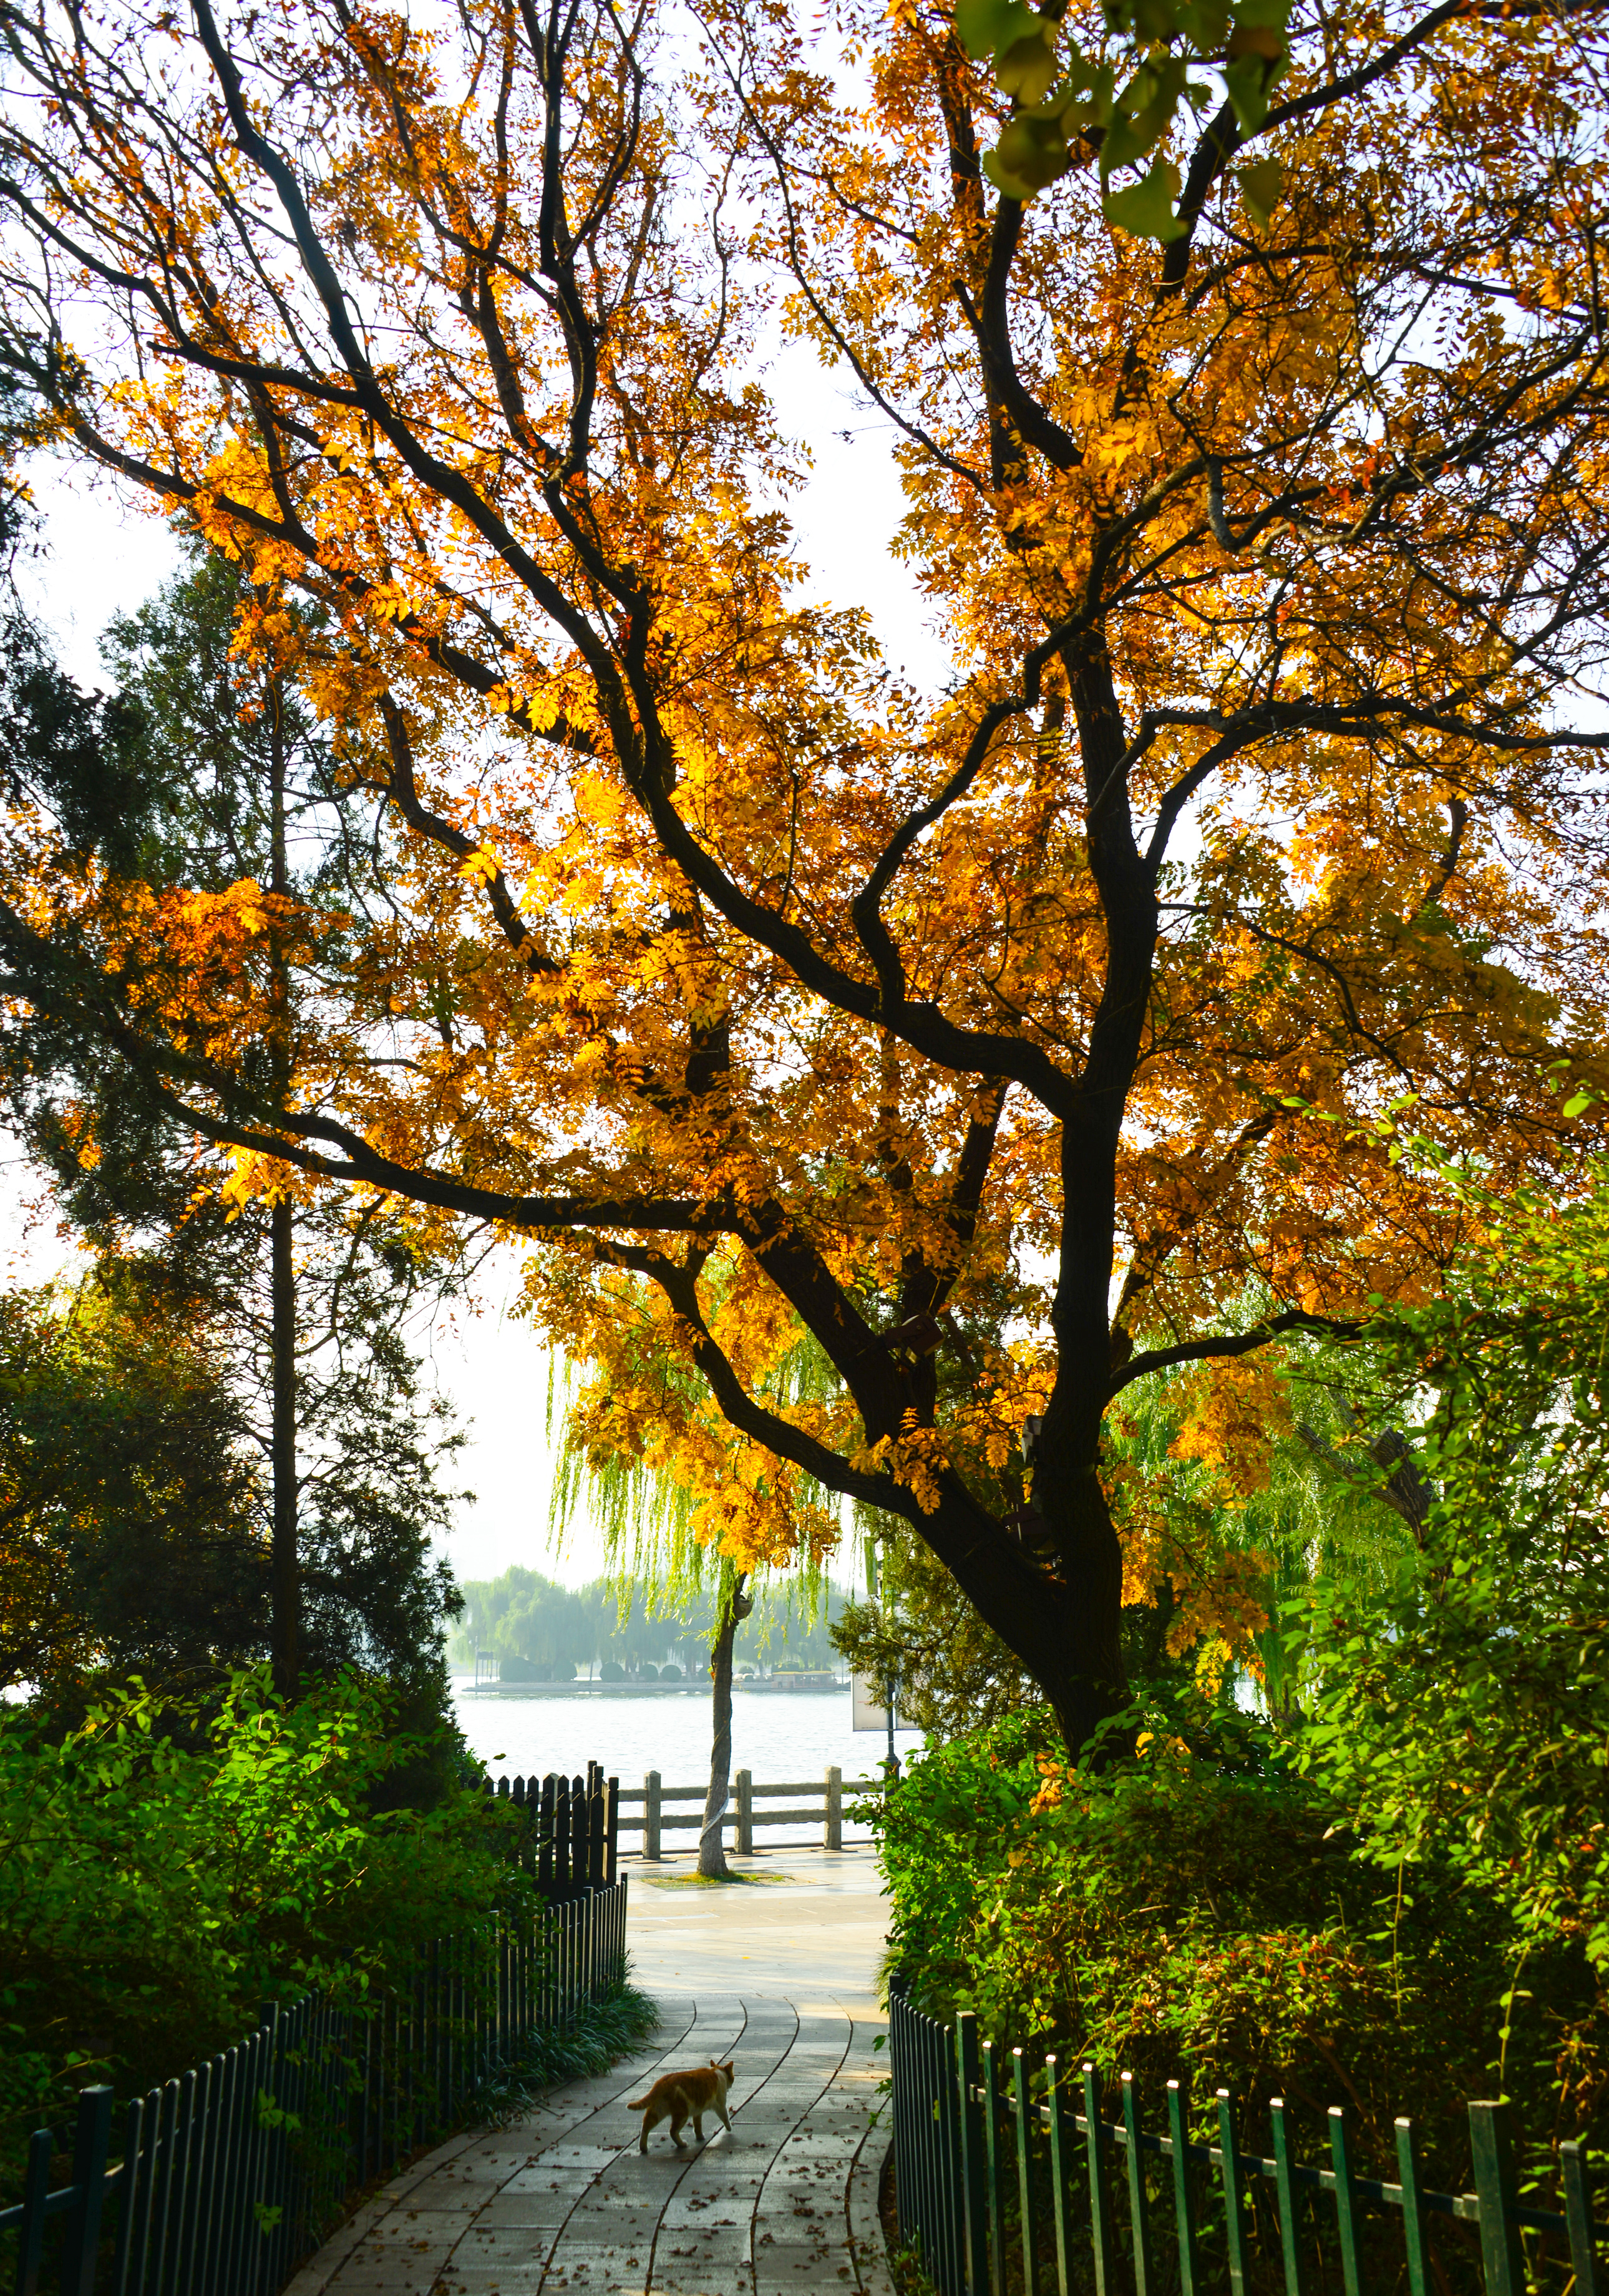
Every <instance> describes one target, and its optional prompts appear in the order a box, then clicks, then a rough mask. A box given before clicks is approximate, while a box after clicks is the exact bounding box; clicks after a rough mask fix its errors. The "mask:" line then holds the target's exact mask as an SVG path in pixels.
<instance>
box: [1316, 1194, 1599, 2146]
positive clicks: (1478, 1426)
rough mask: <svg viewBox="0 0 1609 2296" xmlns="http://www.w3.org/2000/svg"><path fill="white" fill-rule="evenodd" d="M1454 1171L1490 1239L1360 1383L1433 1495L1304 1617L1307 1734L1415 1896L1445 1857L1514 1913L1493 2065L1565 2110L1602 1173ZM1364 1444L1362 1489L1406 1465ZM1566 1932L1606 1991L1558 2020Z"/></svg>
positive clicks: (1592, 1825)
mask: <svg viewBox="0 0 1609 2296" xmlns="http://www.w3.org/2000/svg"><path fill="white" fill-rule="evenodd" d="M1444 1177H1445V1178H1446V1182H1447V1185H1448V1186H1449V1190H1451V1191H1456V1192H1457V1194H1458V1196H1459V1197H1460V1199H1461V1200H1462V1201H1464V1202H1465V1204H1466V1205H1467V1206H1468V1207H1469V1209H1470V1210H1471V1211H1472V1213H1473V1214H1474V1216H1475V1217H1476V1218H1478V1220H1479V1223H1480V1226H1481V1227H1482V1231H1483V1236H1482V1244H1481V1246H1480V1248H1479V1249H1478V1250H1476V1251H1472V1252H1471V1253H1470V1254H1468V1255H1467V1256H1466V1257H1465V1259H1461V1260H1460V1261H1459V1262H1458V1264H1457V1266H1456V1267H1453V1268H1452V1269H1451V1270H1449V1276H1448V1281H1447V1283H1446V1286H1445V1289H1444V1292H1443V1294H1442V1296H1441V1298H1440V1299H1438V1300H1434V1301H1432V1302H1429V1303H1427V1304H1426V1305H1425V1306H1424V1307H1423V1308H1417V1309H1416V1310H1414V1311H1412V1312H1405V1313H1402V1314H1400V1315H1398V1316H1395V1317H1393V1318H1392V1319H1391V1322H1390V1324H1388V1325H1387V1327H1386V1328H1385V1330H1384V1332H1383V1334H1382V1335H1381V1336H1380V1337H1379V1339H1378V1340H1377V1341H1375V1343H1374V1344H1373V1345H1372V1346H1371V1347H1370V1349H1368V1351H1367V1355H1366V1356H1364V1357H1362V1360H1361V1361H1360V1362H1359V1365H1358V1366H1357V1368H1356V1370H1355V1371H1354V1374H1353V1380H1352V1391H1353V1392H1354V1394H1357V1395H1359V1396H1360V1397H1361V1398H1362V1399H1363V1406H1364V1408H1363V1410H1362V1415H1361V1416H1362V1423H1363V1425H1364V1426H1365V1427H1367V1426H1369V1425H1385V1426H1390V1427H1392V1428H1395V1429H1397V1430H1399V1431H1400V1433H1401V1438H1402V1440H1403V1443H1404V1444H1405V1445H1406V1446H1409V1447H1411V1458H1412V1464H1413V1467H1414V1470H1415V1473H1416V1480H1418V1482H1419V1484H1420V1486H1421V1488H1423V1489H1424V1493H1425V1495H1426V1497H1427V1502H1428V1503H1427V1505H1426V1506H1425V1508H1424V1515H1423V1520H1422V1521H1421V1523H1420V1524H1419V1527H1418V1530H1417V1535H1416V1538H1412V1539H1408V1540H1405V1541H1404V1542H1403V1543H1402V1546H1401V1547H1400V1551H1399V1553H1398V1554H1397V1556H1396V1558H1395V1562H1394V1566H1393V1567H1392V1568H1391V1570H1389V1572H1387V1573H1385V1574H1383V1578H1382V1579H1379V1580H1377V1581H1375V1582H1372V1583H1371V1582H1369V1581H1363V1582H1361V1583H1360V1582H1359V1579H1357V1578H1356V1577H1355V1576H1352V1577H1349V1576H1348V1575H1346V1574H1343V1573H1339V1572H1338V1573H1335V1574H1333V1575H1330V1576H1327V1577H1325V1578H1321V1579H1319V1580H1318V1583H1317V1585H1316V1587H1315V1588H1314V1589H1313V1592H1312V1594H1311V1595H1310V1597H1309V1598H1308V1599H1307V1600H1306V1601H1304V1602H1301V1603H1299V1604H1298V1605H1297V1606H1296V1608H1295V1609H1294V1611H1293V1615H1292V1617H1291V1618H1290V1620H1289V1621H1288V1623H1289V1627H1290V1629H1291V1632H1292V1633H1293V1636H1297V1637H1298V1638H1299V1639H1300V1641H1301V1645H1302V1649H1303V1659H1304V1664H1305V1665H1306V1667H1307V1669H1308V1670H1309V1674H1310V1676H1311V1677H1312V1679H1313V1681H1314V1684H1315V1688H1314V1691H1313V1693H1312V1695H1311V1712H1310V1716H1309V1719H1308V1721H1307V1723H1306V1726H1305V1727H1304V1729H1303V1731H1302V1733H1301V1742H1300V1743H1301V1750H1302V1759H1303V1760H1304V1762H1305V1763H1306V1765H1307V1766H1308V1767H1309V1770H1310V1772H1311V1774H1312V1775H1313V1776H1314V1777H1315V1778H1316V1779H1317V1780H1318V1781H1319V1782H1320V1783H1321V1784H1322V1785H1323V1787H1324V1789H1325V1790H1326V1792H1327V1793H1328V1794H1329V1795H1330V1796H1331V1797H1332V1798H1333V1799H1334V1800H1336V1801H1338V1802H1339V1803H1341V1804H1342V1806H1344V1808H1346V1809H1347V1811H1348V1813H1349V1819H1350V1824H1351V1825H1352V1826H1353V1827H1354V1828H1355V1829H1356V1832H1357V1834H1358V1837H1359V1846H1360V1854H1361V1855H1362V1856H1363V1857H1366V1858H1367V1860H1369V1861H1370V1862H1371V1863H1372V1864H1374V1865H1375V1866H1383V1867H1384V1868H1386V1869H1387V1870H1389V1871H1391V1872H1392V1873H1393V1874H1396V1875H1397V1876H1398V1877H1399V1881H1400V1889H1401V1891H1402V1893H1403V1894H1404V1896H1405V1897H1409V1898H1411V1897H1412V1896H1413V1895H1414V1894H1415V1892H1416V1890H1418V1888H1419V1887H1420V1877H1421V1876H1422V1875H1423V1874H1424V1873H1425V1872H1426V1871H1428V1870H1431V1869H1433V1868H1434V1867H1435V1866H1438V1865H1441V1866H1450V1867H1451V1868H1452V1869H1453V1870H1454V1871H1455V1872H1456V1873H1457V1874H1459V1875H1461V1876H1462V1877H1463V1878H1464V1880H1465V1883H1466V1884H1467V1886H1468V1887H1469V1888H1470V1889H1471V1890H1478V1891H1479V1892H1481V1893H1482V1896H1484V1897H1486V1898H1489V1899H1490V1900H1491V1901H1492V1902H1494V1903H1495V1904H1496V1905H1498V1907H1501V1908H1502V1910H1503V1914H1504V1915H1505V1918H1506V1987H1505V1989H1504V1992H1503V1996H1502V1999H1501V2002H1500V2004H1497V2005H1494V2008H1495V2011H1496V2013H1495V2015H1494V2024H1495V2029H1496V2031H1497V2036H1498V2046H1495V2047H1494V2052H1493V2054H1494V2057H1495V2058H1496V2060H1497V2063H1498V2068H1499V2070H1506V2071H1507V2072H1509V2073H1512V2072H1513V2069H1514V2062H1515V2058H1516V2056H1519V2055H1521V2054H1525V2053H1534V2052H1536V2051H1537V2050H1538V2049H1539V2048H1546V2049H1547V2051H1548V2052H1549V2053H1550V2054H1551V2055H1552V2057H1553V2060H1554V2062H1556V2068H1557V2071H1558V2073H1559V2075H1560V2077H1561V2086H1560V2090H1559V2098H1558V2111H1559V2114H1560V2116H1561V2120H1569V2119H1570V2118H1571V2117H1572V2116H1578V2117H1579V2116H1580V2114H1581V2113H1583V2112H1595V2111H1598V2110H1601V2108H1602V2105H1603V2103H1604V2101H1605V2097H1606V2096H1609V2066H1606V2062H1605V2060H1606V2057H1609V1989H1606V1985H1605V1980H1606V1979H1609V1815H1606V1813H1609V1342H1606V1336H1605V1335H1606V1334H1609V1173H1605V1171H1604V1170H1603V1169H1595V1170H1590V1171H1588V1173H1586V1174H1584V1175H1583V1176H1582V1177H1583V1183H1584V1185H1583V1186H1582V1188H1581V1192H1580V1194H1579V1195H1578V1196H1577V1198H1576V1200H1575V1201H1565V1202H1563V1203H1561V1202H1560V1201H1558V1200H1557V1198H1556V1196H1553V1195H1551V1194H1549V1195H1546V1196H1545V1195H1543V1194H1542V1193H1518V1194H1514V1195H1507V1196H1505V1197H1502V1198H1497V1197H1494V1196H1490V1195H1488V1194H1487V1193H1485V1192H1484V1191H1483V1190H1482V1187H1481V1186H1480V1185H1479V1183H1478V1182H1476V1181H1472V1180H1471V1179H1469V1178H1468V1177H1462V1176H1459V1175H1457V1174H1454V1173H1452V1172H1450V1171H1445V1169H1444ZM1373 1452H1374V1447H1373V1446H1372V1445H1371V1444H1370V1443H1369V1442H1368V1440H1367V1437H1366V1436H1364V1435H1363V1434H1362V1433H1359V1436H1358V1437H1357V1439H1355V1441H1354V1444H1353V1447H1352V1456H1351V1461H1350V1467H1351V1472H1352V1475H1353V1477H1354V1478H1355V1479H1356V1480H1358V1481H1359V1483H1367V1481H1368V1480H1371V1479H1372V1480H1374V1481H1375V1484H1376V1485H1378V1484H1380V1483H1381V1482H1382V1481H1383V1480H1388V1479H1389V1478H1390V1477H1391V1475H1394V1474H1396V1473H1398V1472H1400V1465H1401V1461H1400V1458H1390V1457H1388V1458H1387V1459H1386V1460H1385V1461H1384V1462H1381V1461H1379V1460H1378V1459H1377V1458H1376V1457H1375V1456H1373ZM1561 1939H1562V1940H1564V1941H1566V1942H1567V1943H1568V1944H1569V1945H1570V1946H1571V1947H1572V1948H1573V1949H1574V1950H1575V1951H1577V1952H1578V1953H1579V1954H1580V1956H1581V1957H1582V1960H1583V1964H1584V1965H1585V1966H1587V1967H1588V1968H1589V1969H1590V1971H1591V1972H1592V1973H1593V1978H1594V1985H1595V1995H1594V1999H1593V2003H1592V2006H1591V2009H1590V2012H1589V2013H1582V2014H1580V2015H1578V2016H1576V2017H1574V2018H1572V2019H1564V2020H1560V2019H1554V2020H1552V2021H1547V2020H1546V2017H1545V2012H1544V2011H1543V2010H1542V2009H1541V2008H1540V2007H1539V2002H1538V1998H1537V1995H1538V1991H1539V1983H1538V1979H1537V1971H1538V1968H1539V1965H1540V1964H1542V1963H1543V1962H1544V1961H1545V1960H1546V1959H1547V1956H1549V1954H1550V1953H1551V1952H1552V1951H1553V1950H1554V1948H1556V1944H1557V1942H1558V1941H1559V1940H1561ZM1539 2023H1542V2024H1543V2025H1544V2030H1542V2031H1541V2032H1540V2033H1539V2030H1538V2027H1539ZM1515 2077H1516V2078H1517V2076H1515ZM1563 2133H1564V2134H1570V2133H1572V2131H1571V2129H1570V2128H1564V2130H1563Z"/></svg>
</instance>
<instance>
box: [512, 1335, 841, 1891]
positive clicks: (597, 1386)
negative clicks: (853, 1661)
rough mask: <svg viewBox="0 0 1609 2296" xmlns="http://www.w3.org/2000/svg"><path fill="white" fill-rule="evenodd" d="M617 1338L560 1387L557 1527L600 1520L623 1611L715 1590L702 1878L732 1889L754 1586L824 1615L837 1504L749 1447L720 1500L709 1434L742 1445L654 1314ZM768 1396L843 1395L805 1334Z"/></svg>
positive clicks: (816, 1399)
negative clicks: (742, 1636)
mask: <svg viewBox="0 0 1609 2296" xmlns="http://www.w3.org/2000/svg"><path fill="white" fill-rule="evenodd" d="M628 1298H629V1295H628ZM620 1336H621V1339H622V1341H623V1344H622V1345H621V1347H620V1350H619V1352H618V1353H616V1354H614V1355H612V1357H611V1360H610V1361H609V1363H608V1364H606V1365H604V1364H597V1363H595V1364H594V1365H591V1366H590V1367H589V1369H588V1372H587V1375H586V1378H585V1380H584V1382H583V1383H582V1385H581V1387H580V1389H579V1390H576V1389H575V1388H573V1387H572V1385H571V1381H570V1379H569V1377H568V1374H567V1372H560V1373H556V1374H555V1376H554V1378H552V1379H550V1382H549V1387H548V1414H547V1417H548V1434H549V1439H550V1441H551V1439H552V1438H553V1435H554V1419H555V1416H557V1418H558V1420H559V1428H558V1445H557V1456H556V1459H555V1464H554V1478H553V1487H552V1496H551V1498H550V1501H549V1509H548V1527H549V1530H550V1533H551V1534H552V1536H553V1538H554V1541H555V1543H556V1542H557V1541H559V1540H562V1537H563V1534H564V1532H565V1530H566V1529H568V1528H569V1526H570V1524H571V1522H572V1521H574V1519H575V1517H576V1515H577V1514H578V1513H579V1512H580V1511H581V1510H582V1509H583V1508H585V1510H586V1511H587V1513H589V1514H590V1515H591V1517H592V1519H593V1521H595V1523H596V1525H597V1526H598V1529H599V1530H600V1531H601V1532H602V1534H603V1546H604V1552H605V1554H606V1555H607V1557H608V1561H609V1566H610V1577H611V1579H612V1581H613V1583H614V1586H615V1589H616V1593H617V1597H618V1600H619V1601H620V1605H621V1610H622V1615H623V1614H624V1612H625V1611H626V1609H627V1608H628V1605H629V1604H630V1603H632V1602H633V1601H634V1600H636V1599H637V1598H638V1597H639V1596H640V1597H641V1598H642V1599H643V1601H644V1603H645V1605H646V1607H647V1609H648V1611H649V1613H650V1615H651V1616H655V1615H657V1616H664V1615H672V1616H674V1615H685V1611H686V1610H687V1609H688V1607H689V1605H690V1603H692V1602H693V1601H694V1599H697V1598H701V1597H703V1596H705V1595H708V1594H710V1593H713V1595H714V1613H715V1615H714V1621H713V1630H712V1633H711V1637H710V1704H711V1725H712V1726H711V1734H710V1787H709V1792H708V1793H707V1795H706V1796H705V1800H704V1815H703V1822H702V1827H701V1829H700V1833H699V1845H698V1871H699V1874H700V1875H701V1876H702V1879H703V1880H705V1881H708V1882H729V1881H732V1880H733V1879H735V1876H734V1875H733V1874H732V1872H731V1870H730V1868H729V1867H728V1866H727V1857H726V1849H725V1847H724V1844H723V1841H722V1828H723V1825H724V1823H725V1819H726V1816H727V1808H729V1806H730V1802H731V1794H732V1669H733V1655H734V1650H735V1643H736V1638H737V1630H738V1628H739V1627H740V1626H741V1625H742V1624H743V1620H745V1619H747V1618H749V1617H750V1616H751V1613H752V1611H753V1608H754V1599H755V1586H756V1582H757V1581H758V1580H759V1579H763V1578H764V1577H765V1576H767V1575H768V1574H769V1575H772V1576H776V1577H783V1578H785V1579H786V1580H787V1581H788V1582H789V1583H790V1585H791V1588H792V1591H793V1592H794V1593H795V1594H796V1595H798V1597H799V1599H800V1601H801V1603H802V1604H803V1605H804V1607H805V1610H806V1613H807V1615H808V1616H809V1617H811V1618H814V1616H815V1614H816V1611H817V1609H818V1607H819V1606H820V1604H821V1603H822V1602H823V1601H824V1599H825V1591H826V1562H827V1558H828V1556H829V1555H830V1554H832V1553H833V1551H835V1549H836V1546H837V1544H838V1537H839V1530H840V1526H839V1522H838V1517H837V1513H836V1505H835V1503H834V1502H833V1501H831V1500H829V1498H828V1496H827V1494H826V1493H825V1491H823V1490H821V1489H820V1488H819V1486H817V1485H815V1484H811V1483H809V1482H808V1481H806V1480H801V1479H800V1477H799V1476H797V1474H789V1475H788V1476H786V1477H784V1476H782V1475H780V1474H776V1473H773V1472H767V1470H766V1467H765V1464H764V1463H763V1462H762V1463H760V1464H759V1471H758V1472H756V1471H755V1466H754V1461H753V1455H752V1454H749V1455H748V1456H747V1457H746V1458H745V1461H744V1464H745V1466H746V1468H747V1470H748V1472H747V1473H746V1476H745V1479H744V1481H743V1486H742V1490H743V1502H744V1504H743V1506H742V1508H741V1509H740V1510H734V1509H733V1508H732V1506H731V1505H730V1504H729V1503H727V1504H723V1502H727V1501H729V1488H730V1487H729V1485H724V1486H723V1485H722V1484H721V1483H720V1480H719V1473H720V1470H721V1469H722V1468H723V1466H725V1467H726V1468H727V1471H728V1472H729V1471H730V1467H731V1464H732V1460H731V1458H730V1456H728V1457H727V1459H726V1460H724V1461H723V1459H722V1457H721V1456H720V1453H719V1451H718V1449H716V1448H715V1447H712V1445H711V1442H710V1435H711V1431H712V1428H713V1429H714V1431H715V1433H716V1437H717V1441H718V1444H719V1445H721V1446H723V1447H725V1448H726V1449H727V1452H728V1454H730V1452H731V1446H730V1444H729V1439H728V1438H727V1436H726V1435H725V1434H724V1433H723V1432H721V1431H719V1428H718V1423H714V1422H712V1420H711V1417H710V1409H709V1403H708V1398H707V1394H706V1392H705V1390H703V1388H702V1382H698V1381H697V1380H695V1378H694V1374H693V1373H692V1371H691V1368H690V1366H688V1365H685V1364H683V1363H681V1362H680V1361H678V1360H677V1358H676V1357H674V1356H673V1355H671V1354H669V1352H668V1351H667V1350H666V1349H664V1348H663V1347H662V1345H661V1344H659V1341H660V1339H661V1334H660V1333H658V1332H657V1330H656V1329H655V1328H654V1326H653V1323H652V1320H651V1319H650V1318H648V1317H646V1316H645V1317H644V1323H643V1324H641V1325H637V1324H634V1322H633V1320H632V1319H630V1318H628V1317H627V1318H623V1319H622V1323H621V1325H620ZM634 1340H635V1341H636V1342H637V1344H636V1345H633V1344H632V1341H634ZM763 1391H764V1393H765V1396H766V1399H767V1401H768V1403H769V1404H770V1405H771V1406H772V1407H773V1408H776V1409H788V1408H791V1407H793V1406H798V1405H800V1404H812V1403H822V1402H825V1401H826V1400H827V1399H828V1398H830V1397H832V1396H833V1395H834V1394H835V1393H836V1391H837V1380H836V1374H834V1373H833V1368H832V1365H830V1363H829V1362H828V1360H827V1357H826V1356H825V1352H824V1351H823V1349H821V1348H820V1347H819V1345H818V1344H817V1341H815V1340H814V1339H813V1338H811V1336H810V1335H809V1333H807V1332H805V1331H804V1330H803V1329H802V1327H798V1328H796V1331H795V1333H794V1334H793V1335H792V1337H791V1338H790V1339H789V1340H788V1341H787V1342H786V1343H785V1344H784V1346H783V1347H782V1348H781V1349H779V1351H778V1352H777V1353H776V1357H775V1359H774V1361H773V1362H772V1364H771V1365H770V1368H769V1370H768V1373H767V1374H766V1378H765V1382H764V1388H763ZM560 1398H562V1406H561V1404H560ZM735 1516H736V1520H734V1517H735ZM812 1516H814V1517H815V1518H816V1520H814V1521H812V1520H811V1519H810V1518H811V1517H812ZM784 1558H785V1559H784ZM712 1580H713V1584H712V1583H711V1582H712Z"/></svg>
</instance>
